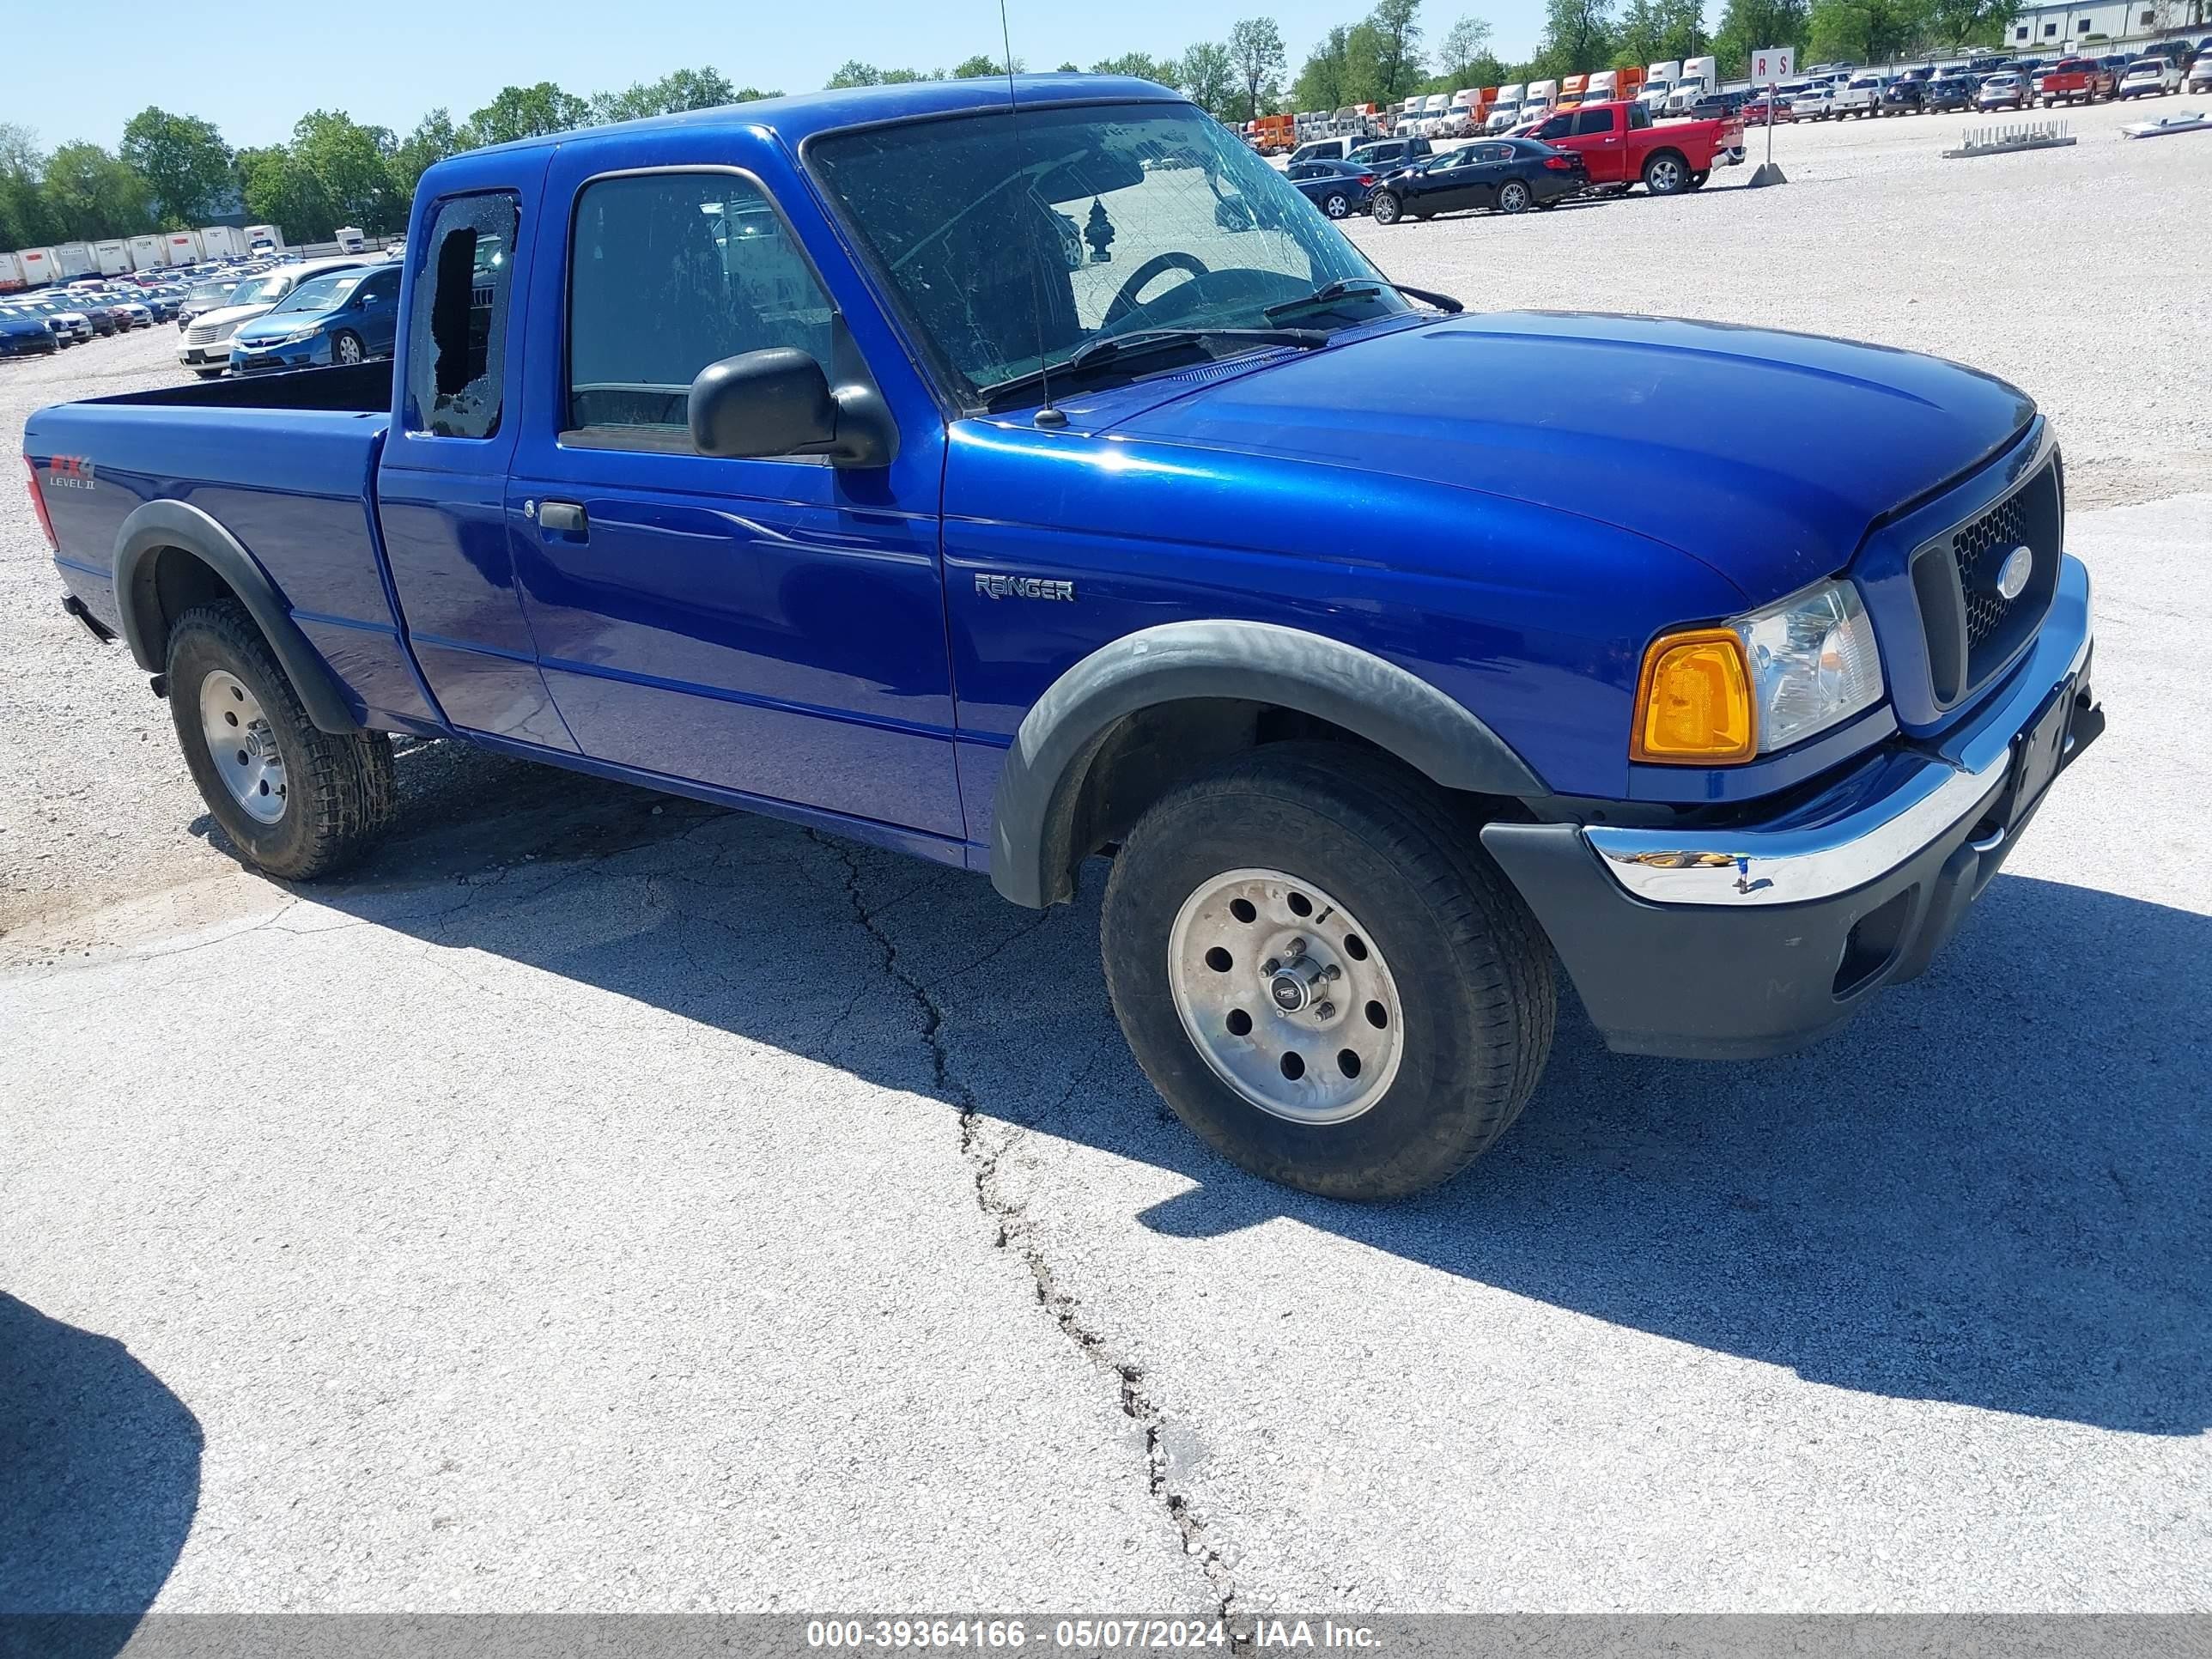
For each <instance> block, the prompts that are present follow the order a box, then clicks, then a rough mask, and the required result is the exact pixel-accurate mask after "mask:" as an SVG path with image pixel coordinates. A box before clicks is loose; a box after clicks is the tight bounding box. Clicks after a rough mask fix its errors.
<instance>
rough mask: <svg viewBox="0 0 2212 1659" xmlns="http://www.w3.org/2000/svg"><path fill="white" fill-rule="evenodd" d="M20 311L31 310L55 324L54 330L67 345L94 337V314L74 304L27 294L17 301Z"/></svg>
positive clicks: (46, 296) (47, 296)
mask: <svg viewBox="0 0 2212 1659" xmlns="http://www.w3.org/2000/svg"><path fill="white" fill-rule="evenodd" d="M15 308H16V309H17V310H19V311H27V312H31V313H34V314H36V315H38V316H40V317H44V318H46V319H48V320H49V321H50V322H52V324H53V325H54V331H55V333H56V335H57V336H58V337H59V338H60V340H61V343H63V344H64V345H65V346H70V345H82V344H83V343H85V342H86V341H87V340H89V339H90V338H92V337H93V334H94V328H93V325H92V316H91V313H88V312H84V311H80V310H79V309H77V307H75V306H73V305H69V304H66V303H65V302H64V301H60V300H57V299H54V298H52V297H51V296H50V295H24V296H22V297H21V298H19V299H18V300H17V301H15Z"/></svg>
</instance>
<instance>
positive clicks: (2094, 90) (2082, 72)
mask: <svg viewBox="0 0 2212 1659" xmlns="http://www.w3.org/2000/svg"><path fill="white" fill-rule="evenodd" d="M2117 87H2118V80H2117V79H2116V78H2115V76H2113V74H2112V70H2108V69H2106V67H2105V65H2104V64H2103V63H2102V62H2100V60H2099V59H2097V58H2060V59H2059V60H2058V61H2057V63H2055V64H2052V65H2051V67H2050V68H2049V69H2047V70H2044V72H2043V73H2042V74H2041V75H2040V76H2038V77H2037V79H2036V82H2035V89H2036V92H2037V94H2039V96H2040V97H2041V98H2042V100H2043V103H2044V106H2045V108H2046V109H2048V108H2055V107H2056V106H2058V105H2060V104H2093V103H2095V102H2096V101H2097V100H2099V99H2100V98H2110V97H2111V96H2112V94H2113V92H2114V90H2115V89H2116V88H2117Z"/></svg>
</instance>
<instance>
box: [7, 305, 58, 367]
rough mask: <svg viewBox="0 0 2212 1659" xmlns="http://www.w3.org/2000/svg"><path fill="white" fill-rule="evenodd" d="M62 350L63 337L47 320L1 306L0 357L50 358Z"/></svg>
mask: <svg viewBox="0 0 2212 1659" xmlns="http://www.w3.org/2000/svg"><path fill="white" fill-rule="evenodd" d="M60 349H62V342H61V336H60V335H59V334H58V333H56V332H55V331H54V325H52V323H51V322H49V321H47V320H46V319H45V318H44V317H40V316H36V315H34V314H33V313H30V312H27V311H21V312H19V311H16V310H14V309H12V308H11V307H4V306H0V357H50V356H52V355H53V354H54V353H55V352H57V351H59V350H60Z"/></svg>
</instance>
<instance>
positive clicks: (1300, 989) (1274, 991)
mask: <svg viewBox="0 0 2212 1659" xmlns="http://www.w3.org/2000/svg"><path fill="white" fill-rule="evenodd" d="M1267 994H1268V995H1269V996H1271V997H1273V999H1274V1000H1275V1006H1277V1007H1278V1008H1279V1009H1281V1010H1282V1011H1283V1012H1285V1013H1286V1014H1295V1013H1297V1012H1298V1011H1299V1010H1300V1009H1302V1008H1304V1006H1306V997H1307V988H1306V982H1305V981H1304V980H1302V979H1300V978H1299V977H1298V976H1297V975H1296V974H1278V975H1275V976H1274V978H1273V979H1271V980H1269V981H1267Z"/></svg>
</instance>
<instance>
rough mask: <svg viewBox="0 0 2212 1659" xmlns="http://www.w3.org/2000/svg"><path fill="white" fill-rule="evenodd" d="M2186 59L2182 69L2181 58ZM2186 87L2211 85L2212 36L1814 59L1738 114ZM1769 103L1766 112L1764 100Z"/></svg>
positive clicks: (2066, 97)
mask: <svg viewBox="0 0 2212 1659" xmlns="http://www.w3.org/2000/svg"><path fill="white" fill-rule="evenodd" d="M2184 64H2187V65H2188V67H2187V68H2186V69H2184V67H2183V65H2184ZM2185 87H2186V88H2188V89H2189V90H2191V91H2197V90H2201V89H2203V88H2207V87H2212V36H2208V37H2206V38H2205V39H2204V40H2201V41H2188V40H2173V41H2166V42H2161V43H2160V45H2159V46H2156V47H2154V48H2153V49H2152V50H2150V51H2148V52H2137V53H2130V52H2108V53H2106V54H2105V55H2103V56H2101V57H2087V56H2075V57H2066V58H2055V59H2054V58H2002V57H1999V56H1997V55H1996V54H1990V55H1989V56H1986V57H1981V58H1970V59H1967V60H1965V61H1963V62H1954V63H1946V64H1914V65H1911V66H1909V67H1906V68H1903V69H1897V70H1870V69H1865V68H1862V67H1860V66H1858V65H1856V64H1822V65H1818V66H1816V67H1815V68H1814V70H1812V71H1811V72H1809V73H1808V75H1807V76H1804V77H1803V78H1802V79H1799V80H1796V81H1790V82H1784V83H1783V84H1782V85H1781V86H1779V87H1777V88H1774V90H1773V92H1772V94H1771V95H1770V94H1765V93H1763V92H1758V91H1753V93H1752V94H1749V95H1748V96H1747V97H1746V99H1745V100H1744V103H1743V114H1744V118H1745V119H1746V120H1747V121H1749V122H1752V123H1753V124H1759V123H1763V122H1765V121H1766V120H1767V119H1769V118H1770V116H1771V118H1772V119H1773V120H1775V121H1778V122H1787V121H1826V120H1838V121H1840V120H1845V119H1849V118H1853V117H1857V118H1862V119H1863V118H1867V117H1869V116H1875V117H1879V116H1885V115H1925V114H1936V113H1940V112H1945V111H1952V110H1968V111H1995V110H2027V109H2033V108H2034V107H2036V106H2038V105H2040V106H2043V107H2044V108H2046V109H2050V108H2055V107H2056V106H2058V105H2061V104H2093V103H2096V102H2097V101H2098V100H2100V99H2102V100H2112V99H2130V98H2141V97H2151V96H2163V95H2165V94H2169V93H2176V92H2179V91H2181V90H2183V88H2185ZM1770 103H1771V106H1772V107H1771V111H1770V108H1769V105H1770Z"/></svg>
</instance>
